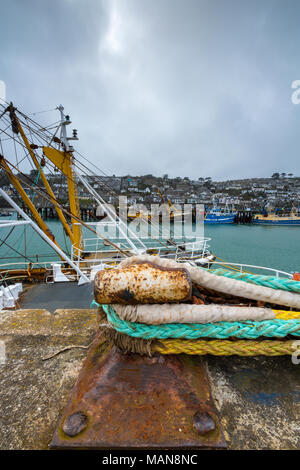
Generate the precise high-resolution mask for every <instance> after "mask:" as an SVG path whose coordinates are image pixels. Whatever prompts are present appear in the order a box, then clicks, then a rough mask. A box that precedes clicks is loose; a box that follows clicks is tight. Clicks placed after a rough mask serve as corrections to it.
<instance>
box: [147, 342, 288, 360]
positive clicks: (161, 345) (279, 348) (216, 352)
mask: <svg viewBox="0 0 300 470" xmlns="http://www.w3.org/2000/svg"><path fill="white" fill-rule="evenodd" d="M152 351H153V352H159V353H161V354H182V353H184V354H196V355H200V356H203V355H205V354H212V355H213V356H232V355H237V356H259V355H264V356H284V355H292V354H293V352H294V351H295V341H294V340H285V341H282V340H281V341H280V340H265V341H253V340H252V341H249V340H238V341H230V340H211V341H205V340H198V341H189V340H184V341H180V340H177V339H167V340H163V341H159V342H157V343H154V344H153V345H152Z"/></svg>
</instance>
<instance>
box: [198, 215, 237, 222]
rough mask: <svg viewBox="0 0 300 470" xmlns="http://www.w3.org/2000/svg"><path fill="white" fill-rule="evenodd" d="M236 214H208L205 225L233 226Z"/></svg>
mask: <svg viewBox="0 0 300 470" xmlns="http://www.w3.org/2000/svg"><path fill="white" fill-rule="evenodd" d="M234 218H235V215H234V214H230V215H212V214H208V215H207V216H206V218H205V219H204V223H205V224H233V223H234Z"/></svg>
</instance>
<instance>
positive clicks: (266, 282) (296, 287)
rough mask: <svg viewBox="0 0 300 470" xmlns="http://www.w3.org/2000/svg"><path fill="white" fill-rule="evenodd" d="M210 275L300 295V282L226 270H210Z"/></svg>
mask: <svg viewBox="0 0 300 470" xmlns="http://www.w3.org/2000/svg"><path fill="white" fill-rule="evenodd" d="M209 272H210V273H212V274H216V275H217V276H224V277H227V278H230V279H237V280H238V281H246V282H250V283H251V284H255V285H257V286H263V287H270V288H271V289H280V290H285V291H288V292H297V293H300V282H299V281H294V280H293V279H280V278H278V277H276V276H264V275H261V274H251V273H245V272H242V273H241V272H232V271H229V270H226V269H222V268H218V269H210V270H209Z"/></svg>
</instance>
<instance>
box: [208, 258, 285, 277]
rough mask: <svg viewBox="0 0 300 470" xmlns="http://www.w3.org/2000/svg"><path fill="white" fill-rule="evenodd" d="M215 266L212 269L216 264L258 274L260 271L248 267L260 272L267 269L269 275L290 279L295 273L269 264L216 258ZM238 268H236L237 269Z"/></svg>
mask: <svg viewBox="0 0 300 470" xmlns="http://www.w3.org/2000/svg"><path fill="white" fill-rule="evenodd" d="M213 264H214V267H213V268H211V269H215V267H216V265H220V266H222V267H229V268H231V269H230V270H233V271H235V272H240V273H250V274H258V273H255V272H254V273H251V272H249V271H248V269H251V270H257V271H258V272H259V274H262V272H261V271H265V272H266V273H268V275H273V276H275V277H278V278H279V277H288V278H290V279H292V278H293V274H291V273H287V272H285V271H281V270H279V269H274V268H269V267H267V266H257V265H255V264H244V263H228V262H227V261H218V260H214V262H213ZM235 268H236V269H235Z"/></svg>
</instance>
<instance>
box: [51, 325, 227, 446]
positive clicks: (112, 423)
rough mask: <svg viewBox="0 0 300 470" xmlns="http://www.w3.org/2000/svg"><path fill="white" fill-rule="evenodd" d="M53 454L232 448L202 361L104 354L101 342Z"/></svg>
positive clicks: (68, 410) (80, 381)
mask: <svg viewBox="0 0 300 470" xmlns="http://www.w3.org/2000/svg"><path fill="white" fill-rule="evenodd" d="M51 447H52V448H85V449H89V448H98V449H101V448H110V449H117V448H119V449H120V448H136V449H137V448H147V449H151V448H152V449H154V448H169V449H171V448H225V447H226V443H225V439H224V435H223V432H222V429H221V426H220V422H219V418H218V415H217V411H216V409H215V407H214V404H213V400H212V397H211V394H210V388H209V384H208V379H207V375H206V369H205V366H204V365H203V362H202V359H201V358H197V357H191V356H190V357H188V356H184V355H181V356H164V355H157V356H155V357H152V358H149V357H144V356H140V355H138V354H128V355H127V354H126V355H125V354H123V353H121V352H120V351H118V350H117V349H116V347H115V346H113V347H112V348H108V349H107V350H105V351H103V338H102V336H101V334H100V335H98V337H97V338H96V339H95V340H94V343H93V345H92V346H91V348H90V350H89V352H88V356H87V359H86V361H85V363H84V365H83V368H82V370H81V372H80V374H79V377H78V381H77V383H76V385H75V387H74V389H73V391H72V394H71V399H70V402H69V404H68V405H67V407H66V409H65V411H64V413H63V416H62V418H61V420H60V422H59V425H58V427H57V429H56V431H55V434H54V437H53V440H52V442H51Z"/></svg>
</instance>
